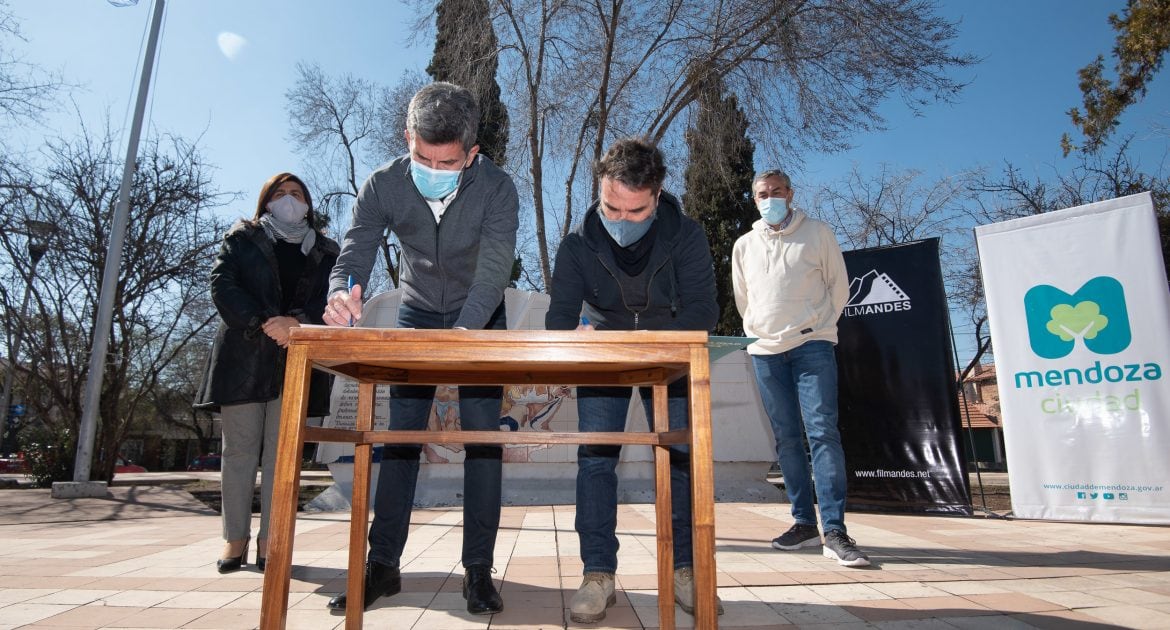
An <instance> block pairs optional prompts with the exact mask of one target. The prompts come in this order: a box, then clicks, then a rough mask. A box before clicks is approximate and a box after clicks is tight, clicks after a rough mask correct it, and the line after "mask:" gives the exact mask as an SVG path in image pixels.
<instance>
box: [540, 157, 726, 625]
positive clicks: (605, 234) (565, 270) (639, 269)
mask: <svg viewBox="0 0 1170 630" xmlns="http://www.w3.org/2000/svg"><path fill="white" fill-rule="evenodd" d="M594 172H595V174H596V176H597V178H598V181H599V190H598V197H599V199H598V201H597V202H595V203H594V204H593V205H592V206H591V207H590V208H589V209H588V210H587V211H586V212H585V219H584V220H583V221H582V222H581V225H580V226H578V227H577V229H576V230H574V231H573V232H572V233H571V234H569V235H568V236H566V237H565V240H564V241H562V242H561V246H560V249H559V250H558V251H557V258H556V267H555V268H554V269H553V281H552V291H551V296H552V300H551V303H550V304H549V310H548V315H547V316H546V318H545V326H546V328H548V329H549V330H573V329H576V330H707V331H709V330H711V329H712V328H714V327H715V322H716V321H717V319H718V315H719V308H718V306H717V304H716V301H715V274H714V271H713V268H712V265H711V250H710V248H709V247H708V246H707V238H706V236H705V235H704V233H703V228H702V227H701V226H700V225H699V224H698V223H696V222H695V221H694V220H692V219H690V218H689V217H687V216H686V215H684V214H683V211H682V205H681V204H680V203H679V201H678V199H677V198H675V197H674V196H673V195H671V194H670V193H667V192H664V191H663V190H662V182H663V180H665V179H666V166H665V165H664V163H663V159H662V153H661V152H659V150H658V148H657V147H655V146H654V145H652V144H650V143H648V142H646V141H644V140H641V139H632V138H631V139H625V140H620V141H618V142H616V143H615V144H614V145H613V146H611V147H610V149H609V150H608V151H607V152H606V154H605V156H604V157H602V159H601V160H600V161H599V162H598V163H597V164H595V165H594ZM632 394H633V389H632V388H629V387H578V388H577V412H578V416H579V417H580V430H581V431H622V430H624V429H625V426H626V412H627V410H628V409H629V405H630V398H631V396H632ZM668 394H669V396H668V399H669V403H668V408H669V416H670V428H671V429H678V428H685V427H686V426H687V391H686V382H685V380H679V381H676V382H675V383H672V384H671V386H670V387H669V388H668ZM641 399H642V404H643V407H644V408H645V409H646V416H647V417H652V415H653V414H652V411H651V395H650V389H649V388H643V389H642V392H641ZM620 452H621V446H612V445H611V446H596V445H582V446H581V447H579V448H578V449H577V467H578V468H577V521H576V528H577V535H578V536H579V538H580V543H581V559H582V560H583V561H584V563H585V567H584V580H583V581H582V583H581V587H580V589H578V591H577V593H576V595H574V597H573V601H572V604H571V607H570V608H571V609H570V617H571V618H572V620H573V621H575V622H578V623H594V622H597V621H600V620H601V619H603V618H604V617H605V611H606V608H608V607H609V606H612V605H613V604H614V602H615V599H616V597H615V593H614V574H615V573H616V571H617V550H618V539H617V535H616V534H615V530H616V528H617V474H616V472H615V471H616V468H617V462H618V455H619V454H620ZM670 468H671V474H670V485H671V503H672V508H671V512H672V514H671V519H672V521H673V523H672V525H673V530H674V543H675V544H674V568H675V571H674V581H675V599H676V600H677V601H678V603H679V604H680V605H681V606H682V608H683V610H685V611H687V612H688V613H693V611H694V579H693V575H692V570H691V566H692V549H691V488H690V455H689V453H688V452H687V450H686V447H681V446H679V447H671V453H670ZM720 612H722V608H721V609H720Z"/></svg>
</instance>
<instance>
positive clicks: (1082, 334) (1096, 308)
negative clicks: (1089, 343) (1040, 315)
mask: <svg viewBox="0 0 1170 630" xmlns="http://www.w3.org/2000/svg"><path fill="white" fill-rule="evenodd" d="M1050 314H1051V315H1052V319H1050V320H1048V326H1047V328H1048V332H1050V333H1052V334H1054V335H1057V336H1059V337H1060V338H1061V340H1063V341H1072V340H1074V339H1096V338H1097V333H1099V332H1101V331H1102V330H1104V329H1105V327H1107V326H1108V325H1109V318H1108V317H1105V316H1104V315H1102V314H1101V306H1100V305H1099V304H1097V303H1096V302H1090V301H1088V300H1086V301H1084V302H1081V303H1079V304H1077V305H1076V306H1069V305H1068V304H1057V305H1056V306H1053V307H1052V311H1051V312H1050Z"/></svg>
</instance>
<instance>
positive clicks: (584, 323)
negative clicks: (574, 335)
mask: <svg viewBox="0 0 1170 630" xmlns="http://www.w3.org/2000/svg"><path fill="white" fill-rule="evenodd" d="M581 325H582V326H588V325H589V318H588V317H585V316H584V315H582V316H581Z"/></svg>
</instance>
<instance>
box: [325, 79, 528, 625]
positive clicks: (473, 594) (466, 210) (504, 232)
mask: <svg viewBox="0 0 1170 630" xmlns="http://www.w3.org/2000/svg"><path fill="white" fill-rule="evenodd" d="M478 124H479V108H478V106H477V105H476V102H475V97H474V96H473V95H472V94H471V92H469V91H468V90H466V89H464V88H461V87H458V86H455V85H452V84H450V83H432V84H430V85H428V86H426V87H424V88H422V89H421V90H419V91H418V93H417V94H415V95H414V98H412V99H411V101H410V107H409V109H408V110H407V116H406V142H407V145H408V146H409V147H410V153H409V154H408V155H405V156H402V157H400V158H398V159H395V160H393V161H391V162H390V163H388V164H386V165H384V166H382V167H380V168H379V169H378V170H376V171H374V173H373V174H372V175H370V177H369V178H368V179H367V180H366V181H365V183H364V184H363V185H362V189H361V191H360V192H359V193H358V197H357V201H356V202H355V203H354V207H353V223H352V225H351V226H350V228H349V230H348V231H346V233H345V238H344V240H342V243H341V255H340V256H339V257H338V259H337V265H336V266H335V267H334V268H333V274H332V275H331V276H330V282H329V288H330V293H329V303H328V306H326V308H325V314H324V320H325V323H327V324H330V325H333V326H347V325H350V324H351V322H353V321H356V320H357V319H358V318H360V317H361V314H362V299H361V297H362V296H361V289H362V287H364V286H366V283H367V281H368V280H369V276H370V270H371V268H372V267H373V264H374V258H375V256H376V255H377V253H378V251H379V248H380V246H381V244H382V243H383V239H384V238H386V233H387V231H390V232H393V233H394V234H395V235H397V236H398V241H399V243H400V244H401V246H402V262H401V269H400V272H401V273H400V276H399V281H400V286H401V287H402V289H403V293H402V305H401V306H400V307H399V311H398V325H399V326H400V327H403V328H446V329H450V328H458V329H467V330H479V329H503V328H506V323H505V319H504V301H503V297H504V288H505V287H507V285H508V281H509V279H510V277H511V273H512V263H513V260H514V253H515V248H516V228H517V223H518V218H517V214H518V211H519V200H518V198H517V195H516V186H515V185H514V184H513V182H512V179H511V178H510V177H509V176H508V174H507V173H505V172H504V171H502V170H500V168H499V167H497V166H496V165H495V164H492V162H491V161H490V160H488V159H487V158H486V157H484V156H481V155H477V153H478V152H479V146H478V145H476V143H475V134H476V127H477V126H478ZM351 279H352V284H353V287H352V288H349V284H350V280H351ZM434 393H435V388H434V386H394V387H392V388H391V392H390V429H391V430H423V429H426V426H427V417H428V416H429V415H430V409H431V401H432V399H433V398H434ZM502 397H503V391H502V388H501V387H470V386H464V387H460V388H459V416H460V424H461V426H462V427H463V428H464V429H468V430H481V431H483V430H491V431H494V430H498V429H499V419H500V403H501V400H502ZM420 450H421V449H420V447H419V446H404V445H399V446H390V445H386V446H385V447H384V448H383V450H382V465H381V470H380V471H379V474H378V491H377V494H376V495H375V496H374V523H373V525H372V526H371V527H370V553H369V556H368V559H367V562H366V588H365V601H364V604H365V606H366V607H369V606H370V604H372V603H373V602H374V600H376V599H377V598H378V597H381V596H384V595H386V596H389V595H394V594H395V593H398V592H399V591H400V590H401V589H402V580H401V577H400V573H399V562H400V560H401V556H402V550H403V548H404V547H405V545H406V537H407V533H408V532H409V531H410V512H411V507H412V505H413V503H414V489H415V483H416V482H417V480H418V466H419V452H420ZM501 454H502V452H501V449H500V447H498V446H478V445H468V446H467V451H466V458H465V460H464V463H463V474H464V480H463V484H464V493H463V496H464V502H463V566H464V568H465V570H466V575H465V576H464V580H463V596H464V598H465V599H466V600H467V610H468V612H471V613H474V614H485V615H490V614H493V613H498V612H500V611H501V610H503V608H504V606H503V602H502V601H501V599H500V595H499V593H498V592H497V591H496V589H495V587H494V586H493V584H492V577H491V570H492V564H493V551H494V548H495V543H496V531H497V529H498V528H499V523H500V462H501ZM345 604H346V597H345V595H344V594H343V595H338V596H337V597H334V598H333V599H331V600H330V601H329V607H330V608H334V609H344V608H345Z"/></svg>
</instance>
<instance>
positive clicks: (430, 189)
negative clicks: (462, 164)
mask: <svg viewBox="0 0 1170 630" xmlns="http://www.w3.org/2000/svg"><path fill="white" fill-rule="evenodd" d="M462 174H463V169H459V170H458V171H440V170H436V169H433V168H429V167H426V166H423V165H422V164H419V163H418V162H416V161H414V160H413V159H412V160H411V161H410V177H411V179H413V180H414V187H415V188H417V189H418V192H419V193H420V194H421V195H422V196H423V197H426V198H427V199H444V198H446V197H447V195H450V194H451V193H453V192H455V189H456V188H458V187H459V176H460V175H462Z"/></svg>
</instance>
